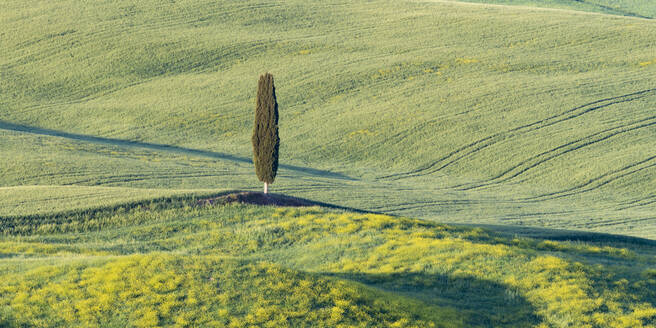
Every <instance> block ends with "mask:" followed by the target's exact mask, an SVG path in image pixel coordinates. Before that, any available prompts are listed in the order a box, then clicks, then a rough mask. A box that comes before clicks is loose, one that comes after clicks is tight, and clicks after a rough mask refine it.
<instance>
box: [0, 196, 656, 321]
mask: <svg viewBox="0 0 656 328" xmlns="http://www.w3.org/2000/svg"><path fill="white" fill-rule="evenodd" d="M181 204H182V203H181ZM78 219H79V218H78ZM95 219H101V221H102V223H103V224H102V226H94V225H86V226H83V225H77V226H75V227H71V226H69V225H66V222H65V221H66V220H64V219H63V220H61V221H60V223H61V224H60V225H50V226H47V225H39V224H34V223H33V222H31V223H30V227H32V228H33V231H32V232H31V233H28V234H23V235H17V234H9V235H7V234H5V236H4V237H2V238H0V246H1V247H0V258H2V260H1V261H0V274H2V276H3V277H4V279H2V281H0V325H2V326H10V327H13V326H17V327H18V326H39V327H44V326H48V327H88V326H102V327H126V326H136V327H154V326H175V327H185V326H190V327H198V326H203V327H245V326H248V327H254V326H258V327H287V326H294V327H296V326H306V327H490V326H494V327H654V325H655V324H656V306H655V303H656V269H655V268H654V266H655V265H656V243H655V242H646V241H640V240H638V239H634V240H626V241H624V242H620V241H618V240H613V239H607V240H598V238H595V239H597V240H596V241H594V242H559V241H552V240H542V239H529V238H517V237H507V236H505V235H503V234H499V233H494V232H492V231H488V230H483V229H480V228H476V229H472V228H455V227H452V226H448V225H442V224H436V223H430V222H428V221H423V220H414V219H406V218H399V217H390V216H385V215H376V214H353V213H349V212H341V211H327V210H325V209H321V208H318V207H315V208H307V209H294V208H278V209H276V208H271V207H256V206H245V205H221V206H214V207H195V206H173V207H160V208H159V209H154V208H141V209H132V210H128V211H125V212H123V214H122V215H101V216H99V217H96V218H95ZM83 221H84V220H81V219H80V222H83ZM86 223H89V222H88V221H87V222H86ZM69 228H70V229H69Z"/></svg>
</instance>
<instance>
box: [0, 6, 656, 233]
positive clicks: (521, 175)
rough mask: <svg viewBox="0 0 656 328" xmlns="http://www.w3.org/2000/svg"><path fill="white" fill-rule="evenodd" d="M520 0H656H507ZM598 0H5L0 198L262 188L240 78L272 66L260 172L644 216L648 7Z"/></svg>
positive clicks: (312, 183)
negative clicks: (273, 102) (276, 152)
mask: <svg viewBox="0 0 656 328" xmlns="http://www.w3.org/2000/svg"><path fill="white" fill-rule="evenodd" d="M495 2H497V3H501V2H499V1H495ZM510 2H511V1H504V3H510ZM611 2H612V3H611ZM531 3H532V4H534V5H537V6H561V5H562V6H566V7H569V8H571V7H572V6H573V7H574V9H577V10H591V11H596V12H598V11H599V10H597V9H599V7H598V6H597V8H596V9H595V8H594V7H595V6H594V5H593V4H594V3H596V4H600V5H608V6H615V7H618V8H621V9H622V10H627V11H631V12H634V13H639V14H641V15H644V16H649V15H651V14H650V11H649V10H653V6H651V5H650V2H649V3H645V2H644V1H638V0H636V1H606V0H595V1H594V2H593V1H587V2H585V3H578V2H577V3H574V2H572V1H567V2H565V1H549V2H546V1H539V2H538V1H529V0H526V1H515V2H513V4H531ZM601 11H602V12H603V13H606V14H608V13H611V14H613V15H606V14H587V13H582V12H579V11H562V10H555V11H554V10H542V9H540V10H537V9H530V8H528V9H527V8H525V7H522V6H515V7H513V6H481V5H471V4H463V3H458V2H449V1H446V2H444V1H436V2H432V1H386V0H380V1H378V0H377V1H374V2H366V1H352V2H349V3H341V2H331V1H328V2H322V3H321V4H314V3H313V4H309V3H307V2H306V1H296V0H294V1H282V2H280V1H278V2H266V1H265V2H263V1H239V2H226V1H205V0H194V1H178V2H175V3H173V2H166V3H162V2H161V1H150V0H148V1H138V2H135V1H130V0H121V1H113V2H107V3H100V2H93V3H86V4H85V5H84V6H80V5H79V3H77V2H75V1H69V0H58V1H49V2H44V1H36V0H34V1H32V0H30V1H22V0H21V1H5V2H3V10H2V12H1V13H0V22H2V26H3V28H4V33H5V34H4V36H3V37H2V38H0V49H3V56H0V74H1V76H0V121H1V122H0V153H1V154H2V159H3V160H2V161H0V186H2V187H15V186H25V188H26V189H13V190H12V191H13V192H15V194H10V191H7V190H4V191H0V194H1V195H2V197H0V216H5V215H11V214H12V213H19V214H21V215H32V214H40V213H43V214H49V213H48V212H54V211H59V210H67V209H69V210H74V209H82V208H94V207H103V206H106V205H108V204H117V203H120V202H122V201H133V200H137V199H146V198H149V197H152V198H158V197H160V196H162V197H163V196H171V195H174V194H175V195H177V194H178V192H177V191H172V190H180V192H183V193H186V192H187V191H189V192H196V191H200V192H205V191H206V190H216V189H219V188H220V189H239V190H253V189H256V188H257V189H259V188H260V186H259V182H258V181H257V179H256V177H255V175H254V174H253V167H252V164H250V159H251V157H252V153H251V144H250V141H249V136H250V133H251V132H252V114H253V113H252V111H253V106H254V103H253V101H254V95H255V82H256V79H257V76H259V74H261V73H263V72H265V71H270V72H271V73H273V74H274V76H275V78H276V87H277V95H278V97H279V99H278V101H279V103H280V115H281V116H280V135H281V140H282V142H281V147H282V148H281V151H280V154H281V159H280V161H281V164H282V165H281V167H280V172H279V173H280V174H279V176H278V179H277V180H276V182H275V184H274V185H273V186H272V188H273V191H275V192H281V193H286V194H291V195H294V196H299V197H305V198H310V199H314V200H318V201H323V202H329V203H335V204H339V205H343V206H349V207H354V208H361V209H366V210H374V211H379V212H386V213H393V214H401V215H409V216H413V217H422V218H428V219H433V220H436V221H441V222H463V223H486V224H504V225H508V224H511V225H512V224H521V225H525V226H541V227H549V228H566V229H576V230H592V231H603V232H611V233H619V234H628V235H634V236H641V237H647V238H654V236H656V225H655V224H654V223H653V222H654V220H653V213H654V210H655V207H654V206H656V199H655V198H654V197H656V196H655V195H654V193H653V190H655V188H656V184H655V183H656V182H655V181H656V180H655V179H654V178H653V177H654V172H655V171H654V169H655V168H656V166H655V165H656V162H655V161H656V159H654V158H653V151H652V150H653V149H654V140H656V138H655V137H654V133H653V131H654V129H653V127H654V126H655V125H654V124H656V118H654V115H653V103H654V99H656V91H654V90H653V88H654V86H653V76H654V69H655V68H656V65H652V64H649V63H652V62H653V60H654V47H653V42H652V40H654V39H655V38H656V37H655V35H656V25H654V24H653V21H651V20H647V19H637V18H635V17H625V16H621V15H622V14H619V13H616V12H609V11H608V10H605V11H604V10H601ZM227 31H229V32H227ZM33 185H42V186H67V187H66V188H70V189H60V188H59V187H53V188H51V189H40V191H34V190H36V189H30V188H33V187H27V186H33ZM69 186H70V187H69ZM77 186H83V188H80V189H78V191H72V190H74V189H75V188H76V187H77ZM86 187H93V188H96V187H98V188H97V189H92V188H86ZM105 187H117V188H123V189H115V190H116V193H115V194H112V193H113V192H112V191H110V190H109V189H103V188H105ZM128 188H130V189H128ZM65 190H68V191H65ZM41 191H42V192H41ZM62 195H63V196H62ZM345 195H346V196H345ZM62 197H66V198H62ZM50 214H51V213H50Z"/></svg>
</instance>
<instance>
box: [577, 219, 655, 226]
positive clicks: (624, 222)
mask: <svg viewBox="0 0 656 328" xmlns="http://www.w3.org/2000/svg"><path fill="white" fill-rule="evenodd" d="M645 221H646V222H656V217H652V218H636V219H606V220H595V221H593V222H588V223H584V224H576V223H574V224H572V226H573V227H577V228H599V227H612V226H626V225H627V224H635V223H639V222H645Z"/></svg>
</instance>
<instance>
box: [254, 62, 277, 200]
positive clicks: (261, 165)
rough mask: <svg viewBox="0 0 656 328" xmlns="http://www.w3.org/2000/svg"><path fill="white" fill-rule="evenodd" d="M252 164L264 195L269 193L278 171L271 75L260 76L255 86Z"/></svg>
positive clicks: (274, 96) (274, 101) (274, 106)
mask: <svg viewBox="0 0 656 328" xmlns="http://www.w3.org/2000/svg"><path fill="white" fill-rule="evenodd" d="M251 140H252V141H253V163H254V164H255V172H256V173H257V178H258V179H260V181H262V182H264V193H265V194H266V193H268V192H269V184H270V183H273V180H274V179H275V178H276V173H277V171H278V148H279V147H280V137H278V102H277V101H276V87H275V86H274V85H273V75H271V74H270V73H266V74H264V75H260V81H259V83H258V84H257V104H256V106H255V124H254V126H253V137H252V138H251Z"/></svg>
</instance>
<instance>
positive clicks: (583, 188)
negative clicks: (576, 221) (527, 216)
mask: <svg viewBox="0 0 656 328" xmlns="http://www.w3.org/2000/svg"><path fill="white" fill-rule="evenodd" d="M650 162H654V163H651V164H649V163H650ZM653 167H656V155H655V156H651V157H649V158H647V159H644V160H642V161H639V162H636V163H632V164H630V165H627V166H624V167H622V168H620V169H617V170H614V171H611V172H608V173H605V174H602V175H600V176H598V177H596V178H593V179H590V180H588V181H586V182H584V183H582V184H579V185H577V186H574V187H571V188H568V189H565V190H561V191H556V192H551V193H547V194H543V195H539V196H534V197H527V198H519V199H517V200H520V201H532V202H535V201H543V200H550V199H557V198H563V197H567V196H572V195H576V194H581V193H584V192H589V191H592V190H595V189H598V188H600V187H603V186H605V185H607V184H609V183H611V182H613V181H616V180H618V179H621V178H624V177H626V176H629V175H631V174H635V173H638V172H640V171H643V170H646V169H650V168H653Z"/></svg>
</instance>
